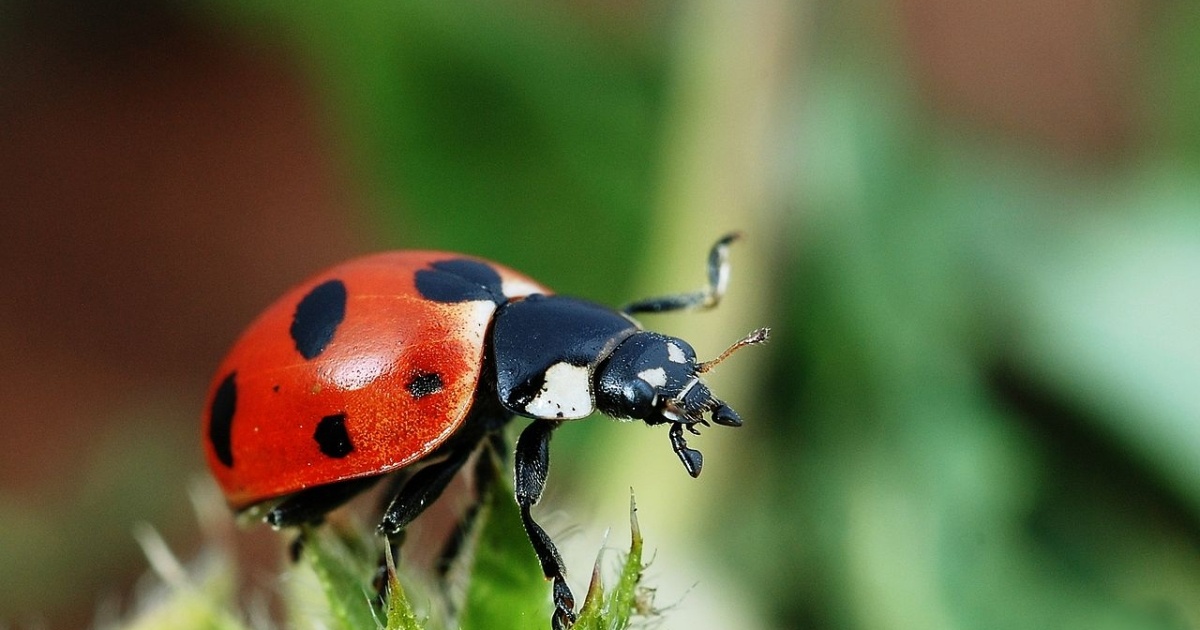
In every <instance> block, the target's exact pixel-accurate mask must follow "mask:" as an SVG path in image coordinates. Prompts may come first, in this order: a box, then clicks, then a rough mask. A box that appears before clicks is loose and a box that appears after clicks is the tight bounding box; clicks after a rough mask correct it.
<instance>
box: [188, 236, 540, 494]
mask: <svg viewBox="0 0 1200 630" xmlns="http://www.w3.org/2000/svg"><path fill="white" fill-rule="evenodd" d="M451 258H453V259H459V260H462V259H464V258H467V257H464V256H462V255H461V254H450V253H445V252H432V251H402V252H388V253H384V254H377V255H373V256H367V257H364V258H360V259H357V260H352V261H349V262H346V263H343V264H341V265H338V266H335V267H333V268H330V269H328V270H326V271H324V272H322V273H320V274H319V275H317V276H314V277H312V278H310V279H309V280H307V281H306V282H304V283H302V284H300V285H299V286H297V287H295V288H294V289H292V290H291V291H289V292H288V293H286V294H285V295H284V296H283V297H281V298H280V299H279V300H278V301H276V302H275V303H274V304H273V305H271V306H270V307H269V308H268V309H267V310H266V311H265V312H263V313H262V314H261V315H260V316H259V317H258V318H257V319H256V320H255V321H254V322H253V323H252V324H251V325H250V326H249V328H247V330H246V331H245V332H244V333H243V334H242V336H241V338H240V339H239V340H238V341H237V343H236V344H235V345H234V346H233V349H232V350H231V351H230V352H229V354H228V355H227V356H226V357H225V359H224V360H223V361H222V363H221V365H220V367H219V368H218V370H217V376H216V378H215V379H214V382H213V384H212V386H211V387H210V388H209V400H214V401H222V398H223V397H222V396H221V394H222V393H224V392H222V391H221V389H222V387H223V385H225V383H226V382H227V381H229V382H232V383H236V385H235V387H234V388H233V389H232V391H233V392H234V396H233V398H234V400H224V403H221V402H214V408H213V410H212V412H210V413H208V414H206V415H205V424H204V431H205V435H206V436H208V437H209V439H206V440H204V444H205V455H206V457H207V460H208V464H209V468H210V469H211V470H212V471H213V474H214V476H215V477H216V479H217V481H218V483H219V484H220V486H221V489H222V490H223V491H224V494H225V497H226V499H227V501H228V502H229V504H230V506H231V507H233V508H234V509H243V508H246V507H249V506H251V505H254V504H257V503H260V502H263V501H265V500H268V499H272V498H275V497H280V496H283V495H288V494H291V493H294V492H297V491H300V490H304V489H306V488H312V487H315V486H321V485H325V484H330V483H334V482H337V481H343V480H348V479H353V478H357V477H364V476H372V475H378V474H380V473H384V472H388V471H391V470H395V469H398V468H401V467H404V466H406V465H408V464H410V463H412V462H415V461H417V460H419V459H421V458H422V457H424V456H425V455H428V454H429V453H430V452H431V451H433V450H434V449H435V448H436V447H437V446H438V445H439V444H441V443H443V442H444V441H445V440H446V439H447V438H448V437H449V436H450V435H452V434H453V433H454V432H455V430H456V429H458V427H459V426H460V424H461V423H462V421H463V419H464V418H465V417H466V415H467V412H468V411H469V410H470V407H471V404H472V402H473V399H474V396H475V391H476V386H477V384H478V382H479V377H480V371H481V365H482V363H483V353H484V341H485V335H486V333H487V328H488V324H489V322H490V320H491V317H492V314H493V313H494V312H495V310H496V308H497V305H496V304H495V303H494V302H491V301H486V300H475V301H461V302H454V303H446V302H436V301H431V300H429V299H426V298H424V297H422V295H421V294H420V293H419V292H418V290H417V288H416V283H415V276H416V273H417V271H418V270H420V269H424V268H428V267H429V266H430V265H431V264H432V263H434V262H436V261H442V260H447V259H451ZM473 260H475V262H478V263H481V264H483V265H487V266H488V267H489V268H491V270H493V271H494V272H495V273H497V274H499V276H500V279H501V280H502V282H503V287H504V295H505V297H508V298H513V297H520V296H524V295H529V294H531V293H543V294H549V293H550V291H549V290H548V289H546V288H545V287H543V286H541V285H540V284H538V283H537V282H535V281H534V280H532V279H530V278H529V277H527V276H525V275H522V274H520V273H517V272H516V271H513V270H511V269H508V268H506V267H504V266H501V265H498V264H496V263H492V262H489V261H483V260H478V259H473ZM333 280H337V281H340V282H342V283H344V296H346V297H345V306H344V318H343V319H342V320H340V321H338V322H335V324H336V329H337V335H336V338H333V339H332V340H329V341H328V343H327V345H325V346H324V347H323V348H322V349H321V351H320V352H319V355H318V356H316V357H315V358H311V359H306V358H305V357H304V356H302V355H301V354H300V353H299V352H297V341H296V339H295V338H294V337H293V334H292V332H291V329H292V327H293V326H294V325H295V324H294V322H295V319H296V317H297V309H298V308H300V306H299V305H300V304H301V302H302V301H303V300H304V299H305V298H306V296H310V295H312V293H313V291H314V289H317V288H318V287H321V286H322V285H323V283H327V282H330V281H333ZM230 379H232V381H231V380H230ZM431 388H432V389H434V390H436V392H437V393H438V395H436V396H426V395H422V394H423V393H425V391H426V390H429V389H431ZM226 398H227V397H226ZM225 403H227V404H229V405H230V408H229V415H232V413H233V408H234V407H236V415H237V422H234V423H230V424H227V425H225V426H217V427H214V426H213V423H214V417H217V418H218V421H219V419H220V416H221V414H220V413H219V412H217V405H218V404H225ZM339 416H340V418H341V419H340V420H339V421H338V422H339V423H345V425H346V426H344V427H343V426H337V427H332V428H333V429H337V430H341V431H342V434H345V433H346V432H347V430H348V431H349V433H351V434H353V435H354V436H355V440H354V443H353V447H352V450H350V451H349V452H345V453H342V452H335V455H336V456H332V457H331V456H330V455H329V453H327V452H324V453H323V452H322V445H321V444H320V443H319V441H318V440H316V439H313V436H314V435H315V434H317V433H318V429H319V425H320V421H321V420H322V419H324V418H338V417H339ZM335 424H337V423H335ZM221 431H225V432H226V433H225V434H224V435H222V436H221V437H220V439H216V438H214V435H216V434H219V433H220V432H221ZM222 445H223V448H224V451H222ZM332 448H334V449H337V448H338V447H337V445H336V444H335V445H334V446H333V447H332ZM231 463H232V465H231Z"/></svg>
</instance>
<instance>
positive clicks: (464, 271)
mask: <svg viewBox="0 0 1200 630" xmlns="http://www.w3.org/2000/svg"><path fill="white" fill-rule="evenodd" d="M429 267H430V268H429V269H421V270H418V271H417V276H416V283H417V291H418V292H420V294H421V297H423V298H425V299H427V300H432V301H434V302H450V303H453V302H473V301H477V300H491V301H492V302H495V303H496V304H503V303H504V302H506V301H507V300H508V298H506V297H505V296H504V289H503V288H502V287H501V282H500V274H498V273H496V270H495V269H493V268H492V267H491V266H490V265H487V264H484V263H481V262H479V261H477V260H467V259H465V258H455V259H451V260H442V261H439V262H435V263H433V264H431V265H429Z"/></svg>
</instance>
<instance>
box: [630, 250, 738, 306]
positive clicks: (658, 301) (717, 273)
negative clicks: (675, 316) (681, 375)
mask: <svg viewBox="0 0 1200 630" xmlns="http://www.w3.org/2000/svg"><path fill="white" fill-rule="evenodd" d="M741 237H742V233H741V232H733V233H730V234H726V235H725V236H722V237H721V238H720V239H718V240H717V242H716V243H713V246H712V249H710V250H709V252H708V262H707V264H706V265H705V272H706V274H707V275H708V284H707V285H705V287H704V288H703V289H700V290H699V291H693V292H692V293H681V294H679V295H662V296H658V297H652V298H648V299H645V300H638V301H637V302H633V303H632V304H626V305H625V306H622V307H621V312H622V313H625V314H626V315H634V314H637V313H664V312H667V311H678V310H681V309H691V308H712V307H714V306H716V305H717V303H718V302H720V301H721V298H722V297H724V296H725V287H727V286H728V285H729V245H730V244H731V243H733V242H734V241H736V240H738V239H739V238H741Z"/></svg>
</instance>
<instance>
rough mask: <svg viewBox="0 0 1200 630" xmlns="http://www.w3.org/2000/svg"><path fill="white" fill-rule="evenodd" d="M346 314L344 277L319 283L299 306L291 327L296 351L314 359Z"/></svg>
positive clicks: (323, 348)
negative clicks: (342, 279)
mask: <svg viewBox="0 0 1200 630" xmlns="http://www.w3.org/2000/svg"><path fill="white" fill-rule="evenodd" d="M345 317H346V285H345V284H344V283H343V282H342V281H341V280H329V281H326V282H323V283H321V284H319V285H317V286H316V287H315V288H313V290H312V291H309V292H308V295H305V296H304V298H303V299H301V300H300V303H299V304H297V305H296V314H295V315H293V316H292V327H291V329H289V331H288V332H290V333H291V335H292V341H293V342H295V344H296V350H297V351H299V352H300V354H301V356H303V357H304V358H305V359H314V358H316V357H317V356H318V355H320V354H321V352H323V351H324V350H325V346H327V345H329V342H330V341H331V340H332V339H333V334H334V333H335V332H337V327H338V325H340V324H341V323H342V320H343V319H345Z"/></svg>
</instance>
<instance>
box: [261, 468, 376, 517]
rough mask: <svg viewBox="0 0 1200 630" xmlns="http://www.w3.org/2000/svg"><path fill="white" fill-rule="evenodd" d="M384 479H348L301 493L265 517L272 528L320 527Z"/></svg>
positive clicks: (373, 477) (281, 503)
mask: <svg viewBox="0 0 1200 630" xmlns="http://www.w3.org/2000/svg"><path fill="white" fill-rule="evenodd" d="M380 478H381V475H375V476H371V477H359V478H357V479H348V480H346V481H339V482H336V483H330V484H326V485H323V486H317V487H314V488H309V489H307V490H301V491H300V492H297V493H295V494H293V495H291V496H289V497H288V498H286V499H284V500H283V501H281V502H280V503H279V505H276V506H275V507H274V508H272V509H271V511H269V512H267V515H266V516H265V517H264V519H263V520H265V521H266V522H267V523H268V524H269V525H270V526H271V527H274V528H276V529H279V528H283V527H299V526H301V525H317V524H320V523H321V522H322V521H324V520H325V515H326V514H328V513H329V512H332V511H333V510H335V509H337V508H339V507H341V506H342V505H343V504H344V503H346V502H347V501H349V500H350V499H353V498H354V497H356V496H358V495H359V494H361V493H362V492H363V491H365V490H367V489H368V488H370V487H371V486H373V485H375V484H376V483H377V482H378V481H379V479H380Z"/></svg>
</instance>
